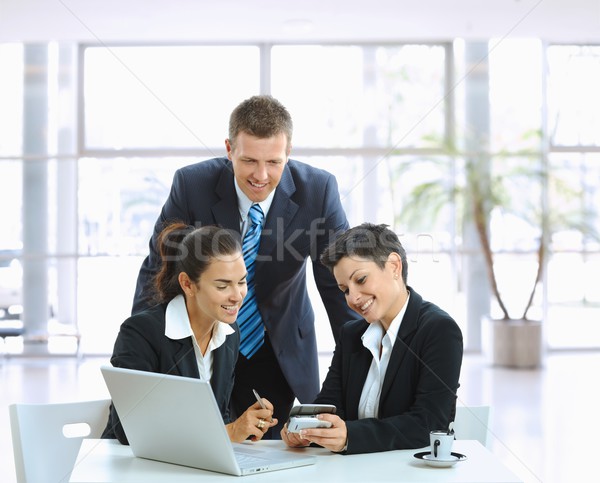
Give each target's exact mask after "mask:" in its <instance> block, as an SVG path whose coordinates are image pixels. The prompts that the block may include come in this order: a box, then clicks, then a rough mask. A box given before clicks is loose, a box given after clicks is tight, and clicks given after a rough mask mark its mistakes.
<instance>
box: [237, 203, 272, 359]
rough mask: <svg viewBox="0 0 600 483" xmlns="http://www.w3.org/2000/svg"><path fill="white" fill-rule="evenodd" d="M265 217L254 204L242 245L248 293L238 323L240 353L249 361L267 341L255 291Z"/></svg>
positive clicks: (249, 214) (258, 206)
mask: <svg viewBox="0 0 600 483" xmlns="http://www.w3.org/2000/svg"><path fill="white" fill-rule="evenodd" d="M264 216H265V215H264V213H263V211H262V209H261V208H260V205H258V204H253V205H252V206H251V207H250V211H249V212H248V222H249V223H248V230H247V231H246V235H245V236H244V242H243V244H242V251H243V252H244V263H245V264H246V270H247V271H248V276H247V277H246V283H247V285H248V293H247V294H246V298H244V303H243V304H242V308H241V310H240V313H239V314H238V318H237V323H238V326H239V328H240V339H241V342H240V352H241V353H242V354H243V355H244V356H246V357H247V358H248V359H250V357H252V356H253V355H254V354H255V353H256V351H257V350H258V349H259V348H260V346H262V345H263V342H264V340H265V330H264V327H263V323H262V319H261V316H260V312H259V311H258V304H257V302H256V292H255V290H254V272H255V268H256V266H255V262H256V254H257V253H258V247H259V246H260V234H261V232H262V221H263V218H264Z"/></svg>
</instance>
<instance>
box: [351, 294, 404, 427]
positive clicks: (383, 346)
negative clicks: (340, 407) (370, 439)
mask: <svg viewBox="0 0 600 483" xmlns="http://www.w3.org/2000/svg"><path fill="white" fill-rule="evenodd" d="M409 298H410V293H409V294H408V297H407V298H406V302H405V303H404V306H403V307H402V309H401V310H400V312H399V313H398V315H397V316H396V317H395V318H394V320H392V323H391V324H390V328H389V329H388V330H387V332H384V328H383V325H381V322H380V321H377V322H373V323H372V324H370V325H369V327H368V328H367V330H365V333H364V334H363V335H362V337H361V338H362V342H363V345H364V346H365V347H366V348H367V349H368V350H369V352H371V354H372V355H373V361H372V362H371V367H369V373H368V374H367V379H366V380H365V384H364V386H363V390H362V394H361V395H360V402H359V404H358V418H359V419H364V418H376V417H377V416H378V414H379V399H380V397H381V388H382V386H383V379H384V377H385V371H386V370H387V366H388V364H389V362H390V357H391V355H392V349H393V348H394V343H395V342H396V336H397V335H398V330H400V324H401V323H402V318H403V317H404V313H405V312H406V307H407V306H408V299H409ZM380 353H381V356H380Z"/></svg>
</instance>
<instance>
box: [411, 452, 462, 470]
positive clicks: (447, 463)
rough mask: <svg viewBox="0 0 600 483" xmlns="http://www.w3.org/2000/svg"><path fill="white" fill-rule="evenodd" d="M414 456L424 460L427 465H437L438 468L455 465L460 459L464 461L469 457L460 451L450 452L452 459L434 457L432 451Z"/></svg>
mask: <svg viewBox="0 0 600 483" xmlns="http://www.w3.org/2000/svg"><path fill="white" fill-rule="evenodd" d="M414 457H415V458H417V459H419V460H423V461H424V462H425V464H426V465H429V466H435V467H437V468H448V467H450V466H454V465H455V464H456V463H458V462H459V461H464V460H466V459H467V457H466V456H465V455H464V454H460V453H450V459H447V460H440V459H434V458H433V456H431V451H423V452H422V453H415V455H414Z"/></svg>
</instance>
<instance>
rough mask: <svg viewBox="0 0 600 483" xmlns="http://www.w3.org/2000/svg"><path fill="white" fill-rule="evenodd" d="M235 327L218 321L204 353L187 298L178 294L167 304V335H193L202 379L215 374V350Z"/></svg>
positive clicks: (178, 338) (206, 379) (170, 336)
mask: <svg viewBox="0 0 600 483" xmlns="http://www.w3.org/2000/svg"><path fill="white" fill-rule="evenodd" d="M234 332H235V331H234V330H233V328H232V327H231V326H230V325H229V324H226V323H225V322H217V324H216V325H215V328H214V329H213V332H212V335H211V338H210V341H209V343H208V347H207V349H206V353H205V354H204V355H202V352H201V351H200V346H198V342H197V341H196V337H195V336H194V331H193V330H192V326H191V324H190V318H189V316H188V313H187V308H186V306H185V298H184V297H183V295H177V296H176V297H175V298H174V299H173V300H171V301H170V302H169V304H168V305H167V311H166V313H165V336H167V337H168V338H169V339H172V340H180V339H185V338H186V337H190V336H191V337H192V344H193V346H194V354H195V355H196V363H197V364H198V372H199V373H200V379H201V380H203V381H210V378H211V377H212V374H213V351H214V350H216V349H218V348H219V347H220V346H221V345H222V344H223V343H224V342H225V338H226V337H227V336H228V335H230V334H233V333H234Z"/></svg>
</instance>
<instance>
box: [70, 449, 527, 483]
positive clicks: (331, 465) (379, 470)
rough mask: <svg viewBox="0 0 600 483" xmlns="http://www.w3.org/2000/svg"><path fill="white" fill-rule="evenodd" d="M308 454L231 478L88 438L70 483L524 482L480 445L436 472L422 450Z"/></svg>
mask: <svg viewBox="0 0 600 483" xmlns="http://www.w3.org/2000/svg"><path fill="white" fill-rule="evenodd" d="M254 444H258V445H261V446H266V445H269V446H273V447H277V448H281V447H282V446H283V443H282V442H281V441H260V442H258V443H254ZM304 451H306V452H308V453H309V454H314V455H316V456H317V462H316V464H314V465H311V466H303V467H299V468H292V469H287V470H281V471H272V472H268V473H260V474H257V475H250V476H243V477H238V476H229V475H224V474H221V473H213V472H210V471H202V470H198V469H195V468H188V467H185V466H177V465H171V464H168V463H161V462H158V461H152V460H147V459H143V458H136V457H135V456H133V454H132V453H131V449H130V448H129V446H122V445H121V444H119V443H118V442H117V441H116V440H106V439H105V440H101V439H85V440H83V443H82V445H81V449H80V450H79V455H78V457H77V462H76V463H75V468H74V469H73V473H72V474H71V479H70V481H71V482H79V483H84V482H85V483H88V482H119V483H128V482H144V483H146V482H148V483H152V482H163V483H164V482H169V483H177V482H187V481H190V482H191V481H193V482H196V483H197V482H199V481H200V482H221V483H224V482H228V481H236V482H238V483H252V482H257V481H259V482H278V483H281V481H285V482H286V483H294V482H299V483H313V482H326V483H337V482H340V483H341V482H344V483H352V482H360V483H364V482H370V481H373V482H377V483H380V482H388V481H396V482H397V481H401V482H403V483H410V482H414V483H422V482H445V483H450V482H462V483H467V482H473V483H475V482H477V483H517V482H521V483H522V481H523V480H521V479H519V478H518V477H517V476H516V475H514V474H513V473H512V472H510V471H509V470H508V469H507V468H506V467H505V466H504V465H503V464H502V463H501V462H500V461H499V460H498V459H497V458H496V457H495V456H494V455H493V454H492V453H491V452H490V451H489V450H487V449H486V448H484V447H483V446H482V445H481V444H480V443H479V442H478V441H464V440H463V441H461V440H459V441H455V443H454V446H453V448H452V451H454V452H458V453H462V454H464V455H466V456H467V460H465V461H461V462H458V463H457V464H456V465H454V466H452V467H450V468H432V467H430V466H427V465H425V463H424V462H423V461H421V460H418V459H416V458H414V456H413V455H414V454H415V453H417V452H419V451H423V450H414V449H412V450H402V451H388V452H385V453H370V454H363V455H346V456H343V455H338V454H334V453H331V452H330V451H328V450H325V449H323V448H307V449H305V450H304Z"/></svg>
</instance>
